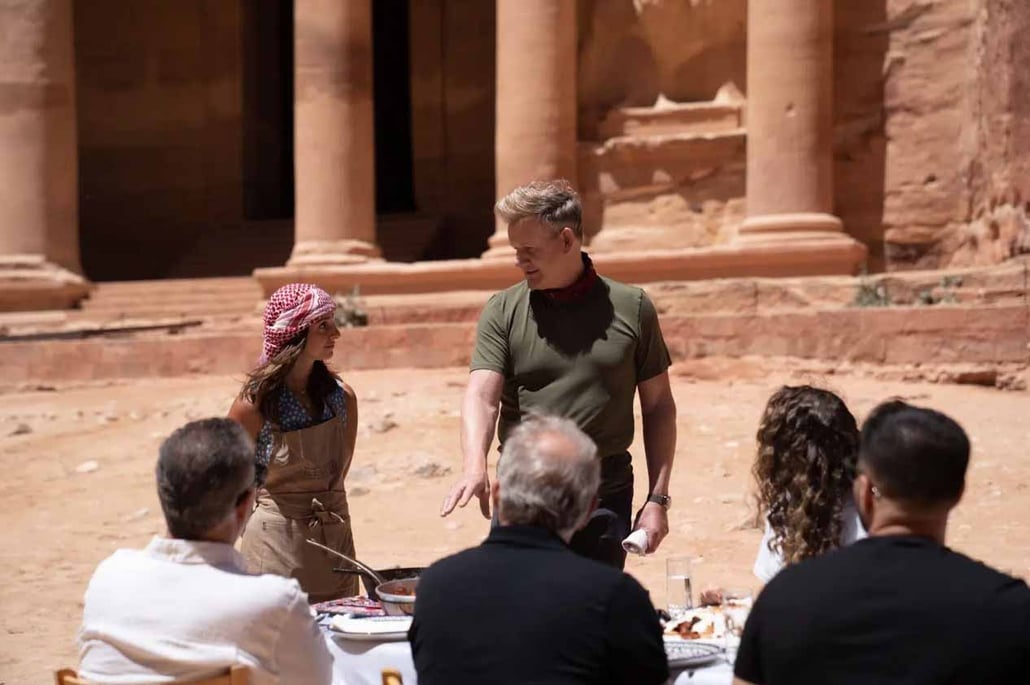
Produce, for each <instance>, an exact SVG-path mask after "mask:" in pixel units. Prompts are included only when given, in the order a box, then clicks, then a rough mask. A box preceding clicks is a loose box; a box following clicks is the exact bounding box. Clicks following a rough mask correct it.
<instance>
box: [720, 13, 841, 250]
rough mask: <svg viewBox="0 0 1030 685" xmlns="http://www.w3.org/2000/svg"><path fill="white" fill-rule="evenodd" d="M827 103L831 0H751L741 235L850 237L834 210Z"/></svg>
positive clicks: (754, 237) (830, 116)
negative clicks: (743, 204)
mask: <svg viewBox="0 0 1030 685" xmlns="http://www.w3.org/2000/svg"><path fill="white" fill-rule="evenodd" d="M832 106H833V0H749V2H748V20H747V218H746V219H745V220H744V223H743V225H742V226H741V227H740V233H739V236H738V240H739V241H741V242H754V241H759V242H765V241H780V240H795V239H811V238H820V237H826V238H831V239H832V238H834V237H836V238H838V239H847V237H846V236H845V235H844V234H843V226H842V224H841V221H840V219H838V218H837V217H835V216H834V215H833V213H832V212H833V128H832V127H833V112H832ZM849 240H850V239H849Z"/></svg>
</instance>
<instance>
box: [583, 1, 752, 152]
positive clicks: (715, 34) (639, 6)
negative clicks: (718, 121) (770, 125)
mask: <svg viewBox="0 0 1030 685" xmlns="http://www.w3.org/2000/svg"><path fill="white" fill-rule="evenodd" d="M746 27H747V0H700V1H693V2H685V1H684V0H581V1H580V3H579V76H578V79H579V84H578V86H579V106H580V117H579V129H580V139H581V140H595V139H597V137H598V135H597V122H598V120H599V119H600V118H601V117H602V116H603V115H604V113H605V112H606V111H607V110H609V109H610V108H612V107H620V106H621V107H630V106H649V105H653V104H654V103H655V101H656V100H657V99H658V96H659V95H662V96H664V97H665V98H666V99H668V100H671V101H673V102H697V101H705V100H711V99H713V98H714V97H715V94H716V92H717V91H718V90H719V88H721V87H722V86H723V85H725V84H727V83H733V84H734V85H736V87H737V88H739V89H740V90H741V91H743V90H744V87H745V60H746V54H747V44H746Z"/></svg>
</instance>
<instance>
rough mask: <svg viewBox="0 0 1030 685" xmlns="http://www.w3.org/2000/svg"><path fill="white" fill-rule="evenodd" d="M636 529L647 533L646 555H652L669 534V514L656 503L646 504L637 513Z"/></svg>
mask: <svg viewBox="0 0 1030 685" xmlns="http://www.w3.org/2000/svg"><path fill="white" fill-rule="evenodd" d="M636 527H637V528H643V529H644V530H646V531H647V553H648V554H653V553H654V552H656V551H657V550H658V546H659V545H660V544H662V540H664V539H665V536H666V535H668V534H669V512H668V511H666V509H665V507H663V506H662V505H661V504H658V503H656V502H648V503H646V504H645V505H644V506H643V508H641V510H640V511H639V512H638V513H637V524H636Z"/></svg>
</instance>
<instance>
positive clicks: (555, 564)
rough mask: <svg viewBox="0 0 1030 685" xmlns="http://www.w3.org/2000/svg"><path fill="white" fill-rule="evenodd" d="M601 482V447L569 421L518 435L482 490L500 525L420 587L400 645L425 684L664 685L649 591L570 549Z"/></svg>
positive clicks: (527, 426)
mask: <svg viewBox="0 0 1030 685" xmlns="http://www.w3.org/2000/svg"><path fill="white" fill-rule="evenodd" d="M600 480H601V468H600V464H599V459H598V458H597V448H596V447H595V446H594V443H593V441H592V440H591V439H590V438H588V437H587V436H586V434H585V433H583V431H581V430H580V429H579V428H577V427H576V424H575V423H573V422H572V421H571V420H569V419H561V418H555V417H532V418H529V419H527V420H525V421H523V422H522V423H520V424H519V425H518V426H517V427H515V429H514V430H513V431H512V432H511V435H509V437H508V439H507V440H505V442H504V451H503V452H502V453H501V460H500V463H498V465H497V480H495V481H494V482H493V483H492V484H491V486H490V498H491V500H492V503H493V507H494V510H495V511H496V512H497V514H498V518H499V521H500V525H499V526H496V527H494V528H491V529H490V535H489V537H487V539H486V541H485V542H483V544H481V545H480V546H478V547H473V548H472V549H467V550H465V551H464V552H460V553H458V554H455V555H453V556H449V557H447V558H445V559H441V560H440V561H438V562H436V563H435V564H433V565H432V566H430V567H429V568H428V569H427V570H426V571H425V573H423V574H422V575H421V577H420V578H419V581H418V599H417V601H416V603H415V620H414V622H413V623H412V625H411V630H410V631H409V633H408V638H409V640H410V641H411V651H412V655H413V656H414V659H415V670H416V671H417V672H418V682H419V683H421V685H463V684H464V683H470V684H471V683H474V684H476V685H480V684H482V683H490V685H509V684H510V685H526V684H527V683H548V684H549V685H577V684H579V685H608V684H609V683H610V684H611V685H615V684H616V683H632V684H633V685H660V684H661V683H665V681H666V680H667V679H668V677H669V664H668V661H667V658H666V656H665V649H664V647H663V646H662V628H661V626H660V625H659V623H658V616H657V614H656V613H655V610H654V606H652V604H651V600H650V598H648V596H647V592H646V591H645V590H644V588H643V587H641V586H640V583H638V582H637V581H635V580H633V578H631V577H630V576H628V575H626V574H625V573H623V572H622V571H620V570H618V569H615V568H612V567H611V566H608V565H606V564H602V563H600V562H597V561H594V560H592V559H587V558H585V557H582V556H579V555H578V554H576V553H575V552H573V551H572V549H570V548H569V540H570V539H571V538H572V534H573V533H574V532H575V531H576V530H578V529H579V528H581V527H582V526H583V524H584V523H585V522H586V521H587V519H588V518H589V517H590V512H591V510H592V509H593V508H594V506H595V505H596V504H597V498H596V494H597V489H598V485H599V483H600Z"/></svg>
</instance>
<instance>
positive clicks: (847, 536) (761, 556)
mask: <svg viewBox="0 0 1030 685" xmlns="http://www.w3.org/2000/svg"><path fill="white" fill-rule="evenodd" d="M840 518H841V530H840V546H841V547H845V546H847V545H850V544H851V543H852V542H855V541H857V540H861V539H862V538H864V537H866V532H865V528H863V527H862V520H861V519H860V518H859V517H858V510H857V509H856V508H855V503H854V502H853V501H852V500H851V498H850V497H849V498H848V501H847V502H845V503H844V509H842V510H841V513H840ZM773 538H774V534H773V529H772V526H770V525H769V519H766V520H765V534H764V535H762V541H761V542H760V543H758V557H757V558H756V559H755V567H754V569H753V571H754V574H755V575H756V576H758V578H759V579H760V580H761V581H762V582H763V583H768V582H769V581H770V580H772V579H773V576H775V575H776V574H777V573H779V572H780V570H781V569H782V568H783V565H784V564H783V557H782V556H780V554H779V553H778V552H774V551H772V550H770V549H769V543H770V542H772V540H773Z"/></svg>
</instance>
